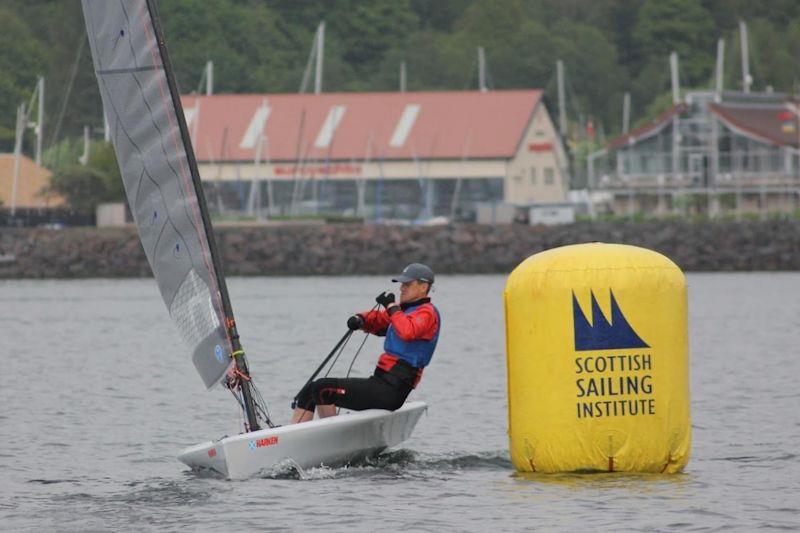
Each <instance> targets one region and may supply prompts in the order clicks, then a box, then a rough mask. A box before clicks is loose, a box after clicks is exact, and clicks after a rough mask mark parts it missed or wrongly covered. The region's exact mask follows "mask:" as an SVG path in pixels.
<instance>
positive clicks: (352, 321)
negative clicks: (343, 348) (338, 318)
mask: <svg viewBox="0 0 800 533" xmlns="http://www.w3.org/2000/svg"><path fill="white" fill-rule="evenodd" d="M363 325H364V317H362V316H361V315H353V316H351V317H350V318H348V319H347V327H348V328H349V329H350V330H351V331H355V330H357V329H361V326H363Z"/></svg>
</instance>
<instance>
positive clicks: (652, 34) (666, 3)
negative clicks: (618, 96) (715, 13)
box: [633, 0, 717, 86]
mask: <svg viewBox="0 0 800 533" xmlns="http://www.w3.org/2000/svg"><path fill="white" fill-rule="evenodd" d="M633 36H634V40H635V45H636V46H637V47H638V49H639V53H640V54H641V57H642V58H644V62H643V63H642V64H639V65H634V68H635V69H636V72H635V75H639V74H640V73H641V72H642V71H643V70H644V69H646V68H647V67H649V66H650V65H654V64H656V65H664V64H666V65H667V66H666V67H665V68H666V69H667V72H669V70H668V68H669V67H668V65H669V64H668V63H666V61H667V58H668V57H669V54H670V53H671V52H672V51H676V52H678V56H679V58H680V77H681V82H682V84H684V85H688V86H699V85H702V84H705V83H706V82H707V81H708V80H710V79H711V75H712V67H713V64H714V54H715V50H716V49H715V46H714V44H715V42H716V37H717V32H716V31H715V28H714V24H713V20H712V18H711V14H710V13H709V12H708V11H707V10H706V9H705V8H704V7H703V6H702V5H700V4H699V3H698V2H697V0H646V2H645V3H644V5H643V6H642V8H641V10H640V11H639V15H638V20H637V22H636V26H635V29H634V33H633Z"/></svg>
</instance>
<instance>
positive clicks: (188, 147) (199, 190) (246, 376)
mask: <svg viewBox="0 0 800 533" xmlns="http://www.w3.org/2000/svg"><path fill="white" fill-rule="evenodd" d="M146 2H147V8H148V10H149V11H150V19H151V20H152V21H153V29H154V31H155V37H156V42H157V43H158V50H159V52H160V54H161V61H162V63H163V65H164V72H165V75H166V78H167V83H168V85H169V91H170V96H171V97H172V102H173V105H174V106H175V112H176V113H175V114H176V115H177V117H178V127H179V129H180V132H181V137H183V143H184V147H185V151H186V159H187V160H188V162H189V171H190V174H191V176H192V184H193V186H194V189H195V192H196V195H197V202H198V204H199V208H200V215H201V217H202V220H203V228H204V229H205V232H206V238H207V240H208V246H209V250H210V253H211V260H212V262H213V264H214V273H215V276H216V280H217V287H218V289H219V293H220V297H221V300H222V310H223V314H224V316H225V329H226V331H227V333H228V338H229V340H230V345H231V357H232V358H233V360H234V364H235V365H236V370H237V371H238V373H239V374H240V377H241V379H239V380H238V383H239V387H240V389H241V392H242V400H243V405H242V407H243V409H244V413H245V418H246V419H247V429H248V430H249V431H257V430H258V429H260V427H259V424H258V416H257V414H256V407H255V401H254V399H253V391H252V389H251V387H250V371H249V369H248V367H247V359H246V358H245V354H244V350H243V349H242V344H241V342H240V340H239V332H238V330H237V329H236V321H235V320H234V318H233V309H232V307H231V301H230V297H229V296H228V287H227V285H226V284H225V275H224V274H223V270H222V263H221V261H220V259H219V252H218V250H217V242H216V240H215V239H214V231H213V228H212V226H211V219H210V218H209V215H208V207H207V205H206V198H205V195H204V194H203V186H202V183H201V182H200V173H199V171H198V169H197V160H196V159H195V156H194V148H193V147H192V143H191V138H190V136H189V129H188V128H187V126H186V119H185V117H184V115H183V106H182V105H181V100H180V95H179V94H178V88H177V84H176V83H175V75H174V74H173V72H172V63H171V62H170V60H169V55H168V54H167V48H166V45H165V44H164V32H163V31H162V29H161V21H160V19H159V17H158V8H157V6H156V3H155V1H154V0H146Z"/></svg>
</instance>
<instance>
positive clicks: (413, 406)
mask: <svg viewBox="0 0 800 533" xmlns="http://www.w3.org/2000/svg"><path fill="white" fill-rule="evenodd" d="M427 408H428V406H427V405H426V404H425V403H423V402H408V403H406V404H405V405H403V406H402V407H401V408H400V409H398V410H397V411H384V410H380V409H369V410H366V411H359V412H351V413H345V414H342V415H339V416H332V417H329V418H323V419H321V420H314V421H311V422H304V423H302V424H292V425H288V426H281V427H277V428H273V429H262V430H259V431H254V432H252V433H244V434H242V435H236V436H233V437H225V438H222V439H220V440H217V441H208V442H204V443H202V444H198V445H196V446H192V447H190V448H187V449H185V450H184V451H183V452H182V453H181V454H180V455H179V456H178V459H179V460H180V461H182V462H183V463H185V464H186V465H188V466H190V467H191V468H192V469H195V470H204V469H205V470H214V471H216V472H218V473H220V474H222V475H223V476H225V477H227V478H229V479H243V478H248V477H251V476H254V475H256V474H258V473H260V472H264V471H269V470H271V469H273V468H275V467H276V466H278V465H282V464H287V463H288V464H293V465H297V466H300V467H301V468H311V467H315V466H320V465H325V466H337V465H341V464H345V463H347V462H349V461H352V460H355V459H358V458H361V457H366V456H372V455H377V454H378V453H380V452H381V451H382V450H385V449H386V448H389V447H391V446H396V445H397V444H399V443H401V442H403V441H404V440H406V439H407V438H408V437H410V436H411V432H412V431H413V430H414V427H415V426H416V425H417V421H418V420H419V418H420V417H421V416H422V413H423V412H425V411H426V410H427Z"/></svg>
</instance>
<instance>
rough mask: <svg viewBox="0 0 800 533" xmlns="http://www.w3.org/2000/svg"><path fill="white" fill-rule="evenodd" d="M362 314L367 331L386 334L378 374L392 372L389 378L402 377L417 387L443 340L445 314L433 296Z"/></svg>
mask: <svg viewBox="0 0 800 533" xmlns="http://www.w3.org/2000/svg"><path fill="white" fill-rule="evenodd" d="M361 316H362V317H363V318H364V326H363V327H362V329H363V330H364V331H367V332H369V333H372V334H373V335H378V336H381V337H383V336H385V337H386V340H385V341H384V343H383V351H384V353H383V354H381V356H380V358H379V359H378V366H377V368H376V369H375V375H376V376H378V377H383V378H384V379H386V378H387V374H388V378H389V379H388V381H390V382H391V381H393V380H394V379H399V380H400V381H401V382H403V383H405V384H406V385H408V386H410V387H411V388H416V386H417V384H418V383H419V380H420V379H421V378H422V369H423V368H425V367H426V366H427V365H428V363H430V362H431V358H432V357H433V352H434V350H435V349H436V342H437V341H438V340H439V327H440V325H441V317H440V315H439V310H438V309H436V307H434V305H433V304H432V303H431V299H430V298H421V299H419V300H415V301H413V302H407V303H403V304H400V306H399V307H398V306H392V307H391V308H390V309H389V310H388V311H386V310H384V311H370V312H367V313H361Z"/></svg>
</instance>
